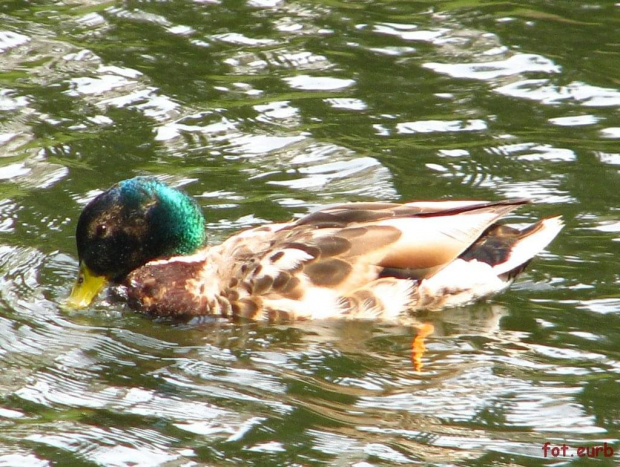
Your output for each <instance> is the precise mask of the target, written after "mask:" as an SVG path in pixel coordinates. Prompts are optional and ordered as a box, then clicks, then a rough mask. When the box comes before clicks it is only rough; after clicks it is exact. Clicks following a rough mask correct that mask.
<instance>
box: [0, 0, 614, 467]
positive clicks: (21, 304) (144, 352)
mask: <svg viewBox="0 0 620 467" xmlns="http://www.w3.org/2000/svg"><path fill="white" fill-rule="evenodd" d="M618 13H619V7H618V4H617V3H614V2H612V1H598V2H591V1H574V2H560V1H549V2H517V3H506V2H492V3H489V2H480V1H467V2H449V1H446V2H427V1H416V2H394V1H387V0H383V1H376V2H338V1H336V2H333V1H331V2H330V1H315V2H289V1H278V0H250V1H246V2H234V1H217V0H213V1H210V0H207V1H198V0H196V1H182V2H139V1H126V2H116V1H94V0H93V1H87V0H75V1H70V2H56V3H54V2H49V1H30V2H26V1H18V0H14V1H4V2H2V4H0V270H1V275H0V299H1V303H0V369H1V371H0V465H7V466H18V465H24V466H35V465H41V466H47V465H106V466H124V465H139V466H156V465H227V464H231V465H237V464H239V463H242V462H245V463H249V464H258V465H292V464H294V465H323V464H325V465H359V466H361V465H400V464H430V465H545V464H568V463H571V465H572V464H575V465H580V464H583V465H590V464H593V463H598V464H602V465H617V464H618V463H619V461H620V455H619V454H618V452H619V451H620V396H619V395H620V378H619V375H618V373H619V372H620V363H619V361H620V347H619V345H618V342H620V318H619V316H620V295H619V293H618V286H619V284H620V272H619V269H618V264H617V257H618V255H619V254H620V221H619V217H620V216H619V206H620V194H619V190H618V188H617V187H619V186H620V152H619V151H618V139H619V138H620V118H619V112H618V110H619V108H620V89H619V83H618V78H617V77H618V76H620V65H619V64H620V57H619V52H620V51H619V49H618V44H619V43H620V35H619V33H618V31H620V29H619V28H618V20H617V18H618ZM138 174H152V175H157V176H159V177H161V178H162V179H164V180H166V181H168V182H169V183H171V184H173V185H175V186H183V187H184V188H185V189H186V190H187V191H188V192H189V193H191V194H192V195H193V196H195V197H196V198H197V199H198V201H199V203H200V204H201V205H202V206H203V208H204V210H205V213H206V215H207V218H208V227H209V236H210V239H211V240H212V241H213V242H217V241H220V240H222V239H224V238H226V236H228V235H230V234H231V233H232V232H234V231H236V230H238V229H241V228H245V227H249V226H254V225H258V224H260V223H264V222H271V221H280V220H286V219H290V218H291V217H293V216H297V215H301V214H303V213H306V212H308V210H310V209H312V208H315V207H316V206H319V205H321V204H325V203H333V202H342V201H363V200H402V201H405V200H409V199H444V198H479V199H501V198H505V197H515V196H517V197H522V196H524V197H527V198H530V199H532V200H533V201H534V202H535V204H533V205H531V206H527V207H525V208H522V209H520V210H519V212H518V213H516V214H515V216H514V217H513V219H512V220H513V221H514V222H515V223H527V222H531V221H533V220H535V219H537V218H540V217H543V216H547V215H553V214H561V215H563V216H564V218H565V220H566V224H567V226H566V229H565V230H564V232H563V233H562V234H561V236H560V237H559V238H558V239H557V240H556V241H555V242H554V243H553V244H552V245H551V246H550V247H549V249H548V250H547V251H546V252H544V253H543V254H542V255H540V257H539V258H537V259H536V260H535V261H534V262H533V263H532V264H531V266H530V268H529V269H528V271H527V273H526V274H524V276H522V278H521V279H520V280H519V281H518V283H517V284H515V286H513V287H512V289H511V290H510V291H509V292H507V293H505V294H503V295H500V296H498V297H495V298H494V299H493V300H490V301H487V302H484V303H479V304H476V305H472V306H469V307H466V308H461V309H453V310H444V311H442V312H438V313H421V314H419V315H417V316H414V317H413V318H412V319H411V320H409V321H408V322H406V323H376V322H342V323H340V322H339V323H331V322H317V323H301V324H288V325H287V324H281V325H269V324H265V323H248V324H243V325H233V324H225V323H187V324H181V323H170V322H163V321H157V320H150V319H147V318H144V317H141V316H138V315H136V314H134V313H132V312H130V311H128V310H127V309H126V308H124V307H123V306H122V304H118V303H113V302H111V301H109V300H107V299H106V298H105V297H103V298H102V299H101V300H100V301H99V302H98V303H97V305H96V306H94V307H93V308H92V309H90V310H88V311H85V312H82V313H74V314H70V313H66V312H65V311H63V310H62V309H61V307H60V305H61V304H62V301H63V300H64V298H65V297H66V295H67V294H68V292H69V289H70V286H71V282H72V280H73V278H74V276H75V274H76V267H77V261H76V254H75V246H74V238H73V233H74V229H75V223H76V220H77V217H78V216H79V213H80V211H81V209H82V208H83V206H84V205H85V204H86V203H87V202H88V200H90V199H92V197H94V196H95V195H96V194H98V193H100V192H101V191H102V190H103V189H105V188H107V187H108V186H110V185H111V184H113V183H115V182H116V181H118V180H121V179H124V178H129V177H131V176H134V175H138ZM421 323H428V324H432V325H433V326H434V327H435V332H434V333H433V334H432V335H431V336H429V337H427V338H426V352H425V353H424V355H423V356H422V364H423V367H422V368H421V369H416V368H414V366H413V364H412V361H411V357H412V355H411V348H410V345H411V340H412V337H413V336H414V335H416V333H417V332H418V331H417V325H418V324H421ZM547 442H549V443H550V445H549V447H561V446H562V445H566V446H568V451H567V452H566V455H559V456H558V457H556V458H554V457H553V456H552V454H551V451H549V452H548V453H547V456H545V451H544V450H543V446H544V445H545V443H547ZM604 443H607V446H608V447H609V448H610V449H612V450H613V451H614V454H613V455H612V456H610V457H605V452H600V453H598V455H597V456H596V458H595V459H594V458H584V459H581V458H580V457H579V456H578V454H577V448H579V447H591V448H592V447H597V446H604V445H605V444H604ZM556 452H557V451H556ZM588 452H590V453H592V452H593V451H591V450H590V451H588ZM607 452H609V451H607Z"/></svg>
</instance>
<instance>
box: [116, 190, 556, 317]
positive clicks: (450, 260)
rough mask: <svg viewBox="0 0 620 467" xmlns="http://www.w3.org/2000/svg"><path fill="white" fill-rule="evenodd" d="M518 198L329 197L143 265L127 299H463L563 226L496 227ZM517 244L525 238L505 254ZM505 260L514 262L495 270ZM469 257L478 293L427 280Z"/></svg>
mask: <svg viewBox="0 0 620 467" xmlns="http://www.w3.org/2000/svg"><path fill="white" fill-rule="evenodd" d="M524 203H525V201H523V200H512V201H502V202H496V203H486V202H480V201H456V202H454V201H446V202H417V203H409V204H403V205H399V204H392V203H360V204H347V205H336V206H331V207H327V208H325V209H322V210H320V211H317V212H315V213H312V214H309V215H307V216H305V217H303V218H301V219H299V220H298V221H296V222H291V223H286V224H274V225H268V226H261V227H257V228H254V229H250V230H247V231H245V232H242V233H240V234H238V235H235V236H233V237H231V238H229V239H228V240H227V241H225V242H224V243H223V244H221V245H218V246H214V247H208V248H206V249H204V250H202V251H200V252H199V253H197V254H195V255H192V256H184V257H174V258H169V259H166V260H160V261H154V262H150V263H148V264H146V265H145V266H143V267H141V268H139V269H137V270H135V271H133V272H132V273H131V274H130V275H129V276H128V277H127V280H126V281H125V286H126V287H127V292H128V297H129V299H130V303H131V304H132V305H133V306H134V308H137V309H138V310H141V311H144V312H147V313H151V314H156V315H167V316H169V315H206V314H211V315H221V316H224V317H231V316H236V317H243V318H249V319H261V318H269V319H280V318H288V319H316V318H330V317H351V318H362V317H368V318H377V317H379V318H388V319H393V318H396V317H397V316H398V315H399V314H400V313H402V312H403V311H404V310H407V309H414V308H421V307H431V308H432V307H435V306H441V304H443V303H444V302H445V301H446V297H447V296H448V295H453V296H457V295H458V296H459V299H458V303H460V302H465V301H468V300H471V299H472V298H476V297H477V296H478V295H486V294H488V293H491V292H493V291H496V290H499V289H501V288H503V287H505V286H506V285H507V284H508V283H509V282H510V281H511V280H512V278H513V276H514V274H513V276H511V275H510V273H515V274H516V272H519V268H520V267H521V265H524V264H526V263H527V262H528V261H529V259H530V258H531V257H532V256H534V255H535V254H536V253H537V252H538V251H540V249H542V248H544V247H545V246H546V244H547V243H549V242H550V241H551V239H552V238H553V237H554V236H555V235H556V234H557V232H558V231H559V229H560V228H561V223H560V222H559V221H556V222H551V221H550V220H549V219H547V220H546V222H547V224H544V222H545V221H541V222H540V223H538V224H535V225H534V226H532V227H530V229H529V230H528V229H525V230H524V231H519V230H515V229H511V230H506V228H501V227H496V226H495V225H496V224H495V223H496V221H497V220H498V219H499V218H501V217H503V216H505V215H506V214H507V213H509V212H510V211H512V210H513V209H515V208H516V207H517V206H519V205H521V204H524ZM537 238H538V239H539V240H533V239H537ZM521 243H527V244H528V247H527V248H525V247H523V248H521V250H523V251H522V252H520V253H519V257H518V258H517V257H516V255H514V257H513V255H512V254H511V252H512V251H515V250H518V249H519V248H518V247H519V245H520V244H521ZM526 250H527V251H526ZM459 257H460V259H459ZM509 261H510V262H511V269H510V271H505V270H502V271H501V273H500V272H499V270H500V266H499V265H500V264H504V263H506V262H509ZM467 265H469V266H471V267H472V269H471V270H472V271H473V272H475V273H476V274H478V275H480V274H482V273H484V274H488V275H489V278H486V277H482V278H481V281H482V282H484V283H486V285H488V286H487V287H483V288H484V289H485V290H484V293H477V292H474V291H472V292H471V294H470V295H471V297H469V298H468V296H467V291H465V290H464V289H465V288H468V287H470V285H467V287H464V286H462V285H461V284H460V283H459V282H458V281H456V282H454V283H452V282H450V283H447V284H443V283H437V284H433V282H432V281H433V278H435V277H442V276H446V277H449V278H450V279H449V281H454V280H455V279H453V277H452V276H453V274H452V275H450V274H448V273H450V272H451V269H455V268H456V267H458V268H460V269H462V268H463V267H465V266H467ZM494 269H496V271H494ZM504 269H505V268H504ZM455 271H456V270H455ZM459 274H465V275H466V276H467V275H468V273H467V272H466V270H465V272H462V271H460V270H459V271H458V272H457V274H456V275H457V276H458V275H459ZM502 275H503V276H504V277H500V276H502ZM470 279H471V278H470ZM435 282H437V281H436V280H435ZM465 282H468V281H465ZM489 282H492V284H489ZM426 285H429V286H430V285H433V287H432V289H431V288H429V287H426ZM483 285H484V284H483ZM487 289H489V290H487ZM490 289H492V290H490ZM453 302H454V300H453ZM458 303H448V304H458Z"/></svg>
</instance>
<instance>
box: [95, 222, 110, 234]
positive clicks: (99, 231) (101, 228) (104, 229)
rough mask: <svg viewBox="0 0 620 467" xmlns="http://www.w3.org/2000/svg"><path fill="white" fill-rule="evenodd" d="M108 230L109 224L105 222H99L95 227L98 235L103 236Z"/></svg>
mask: <svg viewBox="0 0 620 467" xmlns="http://www.w3.org/2000/svg"><path fill="white" fill-rule="evenodd" d="M107 231H108V226H107V225H105V224H99V225H98V226H97V227H96V228H95V235H96V236H97V237H103V236H104V235H105V233H106V232H107Z"/></svg>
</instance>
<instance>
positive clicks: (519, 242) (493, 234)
mask: <svg viewBox="0 0 620 467" xmlns="http://www.w3.org/2000/svg"><path fill="white" fill-rule="evenodd" d="M563 227H564V222H563V221H562V218H561V217H560V216H557V217H548V218H546V219H542V220H540V221H538V222H536V223H535V224H532V225H530V226H528V227H526V228H524V229H522V230H519V229H515V228H513V227H509V226H506V225H494V226H491V227H490V228H489V229H488V230H487V231H486V232H485V233H484V234H482V235H481V236H480V238H479V239H478V241H476V242H475V243H474V244H473V245H472V246H471V247H470V248H468V249H467V251H465V253H463V254H462V255H461V259H464V260H466V261H467V260H478V261H482V262H484V263H487V264H489V265H490V266H492V267H493V272H494V273H495V274H497V276H498V277H500V278H502V279H504V280H506V279H513V278H514V277H515V276H516V275H517V274H519V273H520V272H521V271H523V269H525V267H526V266H527V264H528V263H529V262H530V260H531V259H532V258H533V257H534V256H536V255H537V254H538V253H540V252H541V251H542V250H543V249H544V248H545V247H546V246H547V245H549V243H551V241H552V240H553V239H554V238H555V237H556V236H557V235H558V233H559V232H560V230H562V228H563Z"/></svg>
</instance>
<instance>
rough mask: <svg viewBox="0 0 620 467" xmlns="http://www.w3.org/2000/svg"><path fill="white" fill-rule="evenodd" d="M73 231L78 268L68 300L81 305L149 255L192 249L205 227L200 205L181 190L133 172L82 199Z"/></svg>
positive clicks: (199, 242)
mask: <svg viewBox="0 0 620 467" xmlns="http://www.w3.org/2000/svg"><path fill="white" fill-rule="evenodd" d="M75 236H76V241H77V249H78V257H79V260H80V273H79V276H78V279H77V282H76V284H75V286H74V287H73V290H72V292H71V296H70V297H69V302H68V304H69V306H72V307H74V308H81V307H84V306H87V305H88V304H90V302H91V301H92V300H93V299H94V298H95V296H96V295H97V293H98V292H99V290H100V289H101V288H102V287H103V285H104V284H105V283H106V282H107V281H114V282H120V281H122V279H123V278H124V277H125V276H126V275H127V274H128V273H129V272H131V271H133V270H134V269H136V268H138V267H140V266H142V265H143V264H145V263H147V262H148V261H151V260H153V259H158V258H165V257H169V256H175V255H187V254H191V253H193V252H195V251H196V250H197V249H198V248H200V247H201V246H203V245H204V243H205V240H206V230H205V221H204V217H203V216H202V211H201V209H200V206H198V204H197V203H196V202H195V201H194V200H193V199H192V198H190V197H189V196H188V195H187V194H186V193H184V192H182V191H180V190H177V189H174V188H171V187H169V186H168V185H166V184H164V183H162V182H160V181H159V180H157V179H156V178H153V177H135V178H132V179H129V180H124V181H122V182H120V183H117V184H116V185H114V186H113V187H112V188H110V189H109V190H108V191H106V192H104V193H102V194H100V195H99V196H97V197H96V198H95V199H93V200H92V201H91V202H90V203H88V205H87V206H86V207H85V208H84V211H82V214H81V215H80V219H79V221H78V225H77V230H76V234H75Z"/></svg>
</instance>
